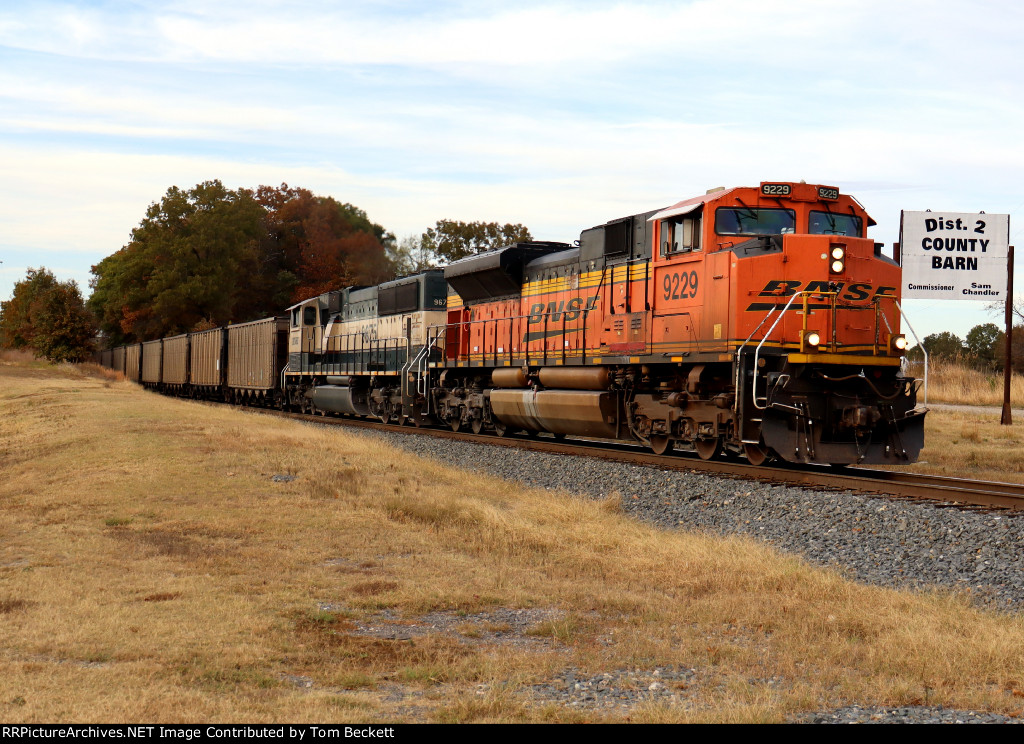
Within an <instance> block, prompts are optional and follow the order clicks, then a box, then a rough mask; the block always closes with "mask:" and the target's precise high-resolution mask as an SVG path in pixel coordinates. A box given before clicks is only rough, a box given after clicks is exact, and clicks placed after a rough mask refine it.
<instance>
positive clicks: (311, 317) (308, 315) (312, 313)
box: [302, 307, 316, 325]
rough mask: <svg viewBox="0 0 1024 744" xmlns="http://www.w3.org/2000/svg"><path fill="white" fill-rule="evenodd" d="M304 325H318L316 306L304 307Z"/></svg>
mask: <svg viewBox="0 0 1024 744" xmlns="http://www.w3.org/2000/svg"><path fill="white" fill-rule="evenodd" d="M302 325H316V308H315V307H304V308H302Z"/></svg>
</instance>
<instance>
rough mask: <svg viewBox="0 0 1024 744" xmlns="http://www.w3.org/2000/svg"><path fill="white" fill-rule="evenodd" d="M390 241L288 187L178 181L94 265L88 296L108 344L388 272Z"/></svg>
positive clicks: (248, 314)
mask: <svg viewBox="0 0 1024 744" xmlns="http://www.w3.org/2000/svg"><path fill="white" fill-rule="evenodd" d="M393 240H394V239H393V237H392V236H390V235H389V234H388V233H387V232H386V231H385V230H384V228H383V227H381V226H380V225H377V224H374V223H372V222H370V220H369V219H368V218H367V216H366V213H365V212H363V211H362V210H361V209H359V208H358V207H355V206H353V205H351V204H342V203H340V202H338V201H336V200H334V199H332V198H330V197H319V196H315V195H314V194H312V193H311V192H310V191H308V190H306V189H294V188H290V187H289V186H288V185H287V184H282V185H281V186H280V187H277V188H272V187H268V186H260V187H259V188H257V189H256V190H255V191H251V190H248V189H238V190H237V191H232V190H230V189H227V188H225V187H224V185H223V184H222V183H221V182H220V181H207V182H205V183H201V184H199V185H197V186H196V187H195V188H193V189H190V190H188V191H184V190H182V189H179V188H178V187H176V186H175V187H171V188H170V189H168V190H167V193H166V194H165V195H164V197H163V199H161V201H160V202H159V203H154V204H151V205H150V207H149V209H148V210H147V211H146V216H145V218H144V219H143V220H142V222H141V223H140V224H139V226H138V227H136V228H135V229H134V230H132V233H131V241H130V242H129V243H128V244H127V245H126V246H124V247H123V248H122V249H121V250H119V251H118V252H117V253H115V254H113V255H111V256H108V257H107V258H105V259H104V260H103V261H101V262H100V263H99V264H97V265H96V266H94V267H93V269H92V271H93V274H94V279H93V282H92V286H93V295H92V297H91V298H90V300H89V302H90V306H91V307H92V308H93V309H94V310H95V312H96V313H97V315H98V316H99V317H100V322H101V325H102V327H103V329H104V330H105V331H106V332H107V333H108V335H109V337H110V339H111V341H112V342H114V343H122V342H124V341H128V340H144V339H151V338H159V337H161V336H167V335H173V334H176V333H182V332H185V331H190V330H195V329H198V328H201V327H210V326H218V325H225V324H227V323H230V322H241V321H246V320H252V319H254V318H258V317H265V316H267V315H273V314H276V313H280V312H281V311H282V310H283V309H284V308H286V307H287V306H288V305H290V304H291V303H292V302H295V301H297V300H301V299H305V298H306V297H310V296H313V295H316V294H320V293H321V292H323V291H326V290H328V289H336V288H339V287H344V286H347V285H350V284H362V283H366V284H369V283H376V282H380V281H383V280H385V279H388V278H390V277H391V276H392V275H393V273H392V267H391V263H390V262H389V260H388V257H387V253H386V246H387V245H389V242H393Z"/></svg>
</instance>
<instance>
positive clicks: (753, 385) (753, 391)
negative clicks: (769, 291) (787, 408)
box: [750, 291, 818, 411]
mask: <svg viewBox="0 0 1024 744" xmlns="http://www.w3.org/2000/svg"><path fill="white" fill-rule="evenodd" d="M803 294H807V292H806V291H804V292H794V293H793V296H792V297H790V298H789V302H787V303H786V306H785V307H783V308H782V312H780V313H779V317H778V318H776V319H775V322H774V323H772V327H771V328H769V329H768V333H766V334H764V338H762V339H761V343H759V344H758V345H757V348H756V349H754V379H753V380H752V381H751V384H750V395H751V400H752V401H753V403H754V408H756V409H757V410H759V411H763V410H765V409H766V408H768V398H767V397H766V398H765V405H763V406H760V405H758V404H757V362H758V357H759V356H760V354H761V347H762V346H764V342H765V341H767V340H768V338H769V337H770V336H771V335H772V332H773V331H774V330H775V327H776V326H777V325H778V324H779V321H780V320H782V319H783V318H784V317H785V315H786V311H787V310H789V307H790V305H792V304H793V301H794V300H795V299H796V298H797V297H800V296H801V295H803ZM812 294H818V293H817V292H814V293H812Z"/></svg>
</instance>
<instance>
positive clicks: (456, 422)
mask: <svg viewBox="0 0 1024 744" xmlns="http://www.w3.org/2000/svg"><path fill="white" fill-rule="evenodd" d="M448 426H450V427H452V431H458V430H459V429H461V428H462V418H461V417H459V416H456V417H455V418H453V419H451V420H449V421H448Z"/></svg>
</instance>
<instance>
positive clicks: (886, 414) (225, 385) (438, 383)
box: [101, 183, 926, 465]
mask: <svg viewBox="0 0 1024 744" xmlns="http://www.w3.org/2000/svg"><path fill="white" fill-rule="evenodd" d="M873 224H874V222H873V221H872V219H871V218H870V217H869V216H868V214H867V213H866V212H865V211H864V208H863V207H862V206H861V205H860V203H858V202H857V200H856V199H854V198H852V197H850V196H848V195H845V194H841V193H840V192H839V190H838V189H835V188H832V187H828V186H819V185H811V184H805V183H762V184H760V186H758V187H741V188H732V189H718V190H712V191H710V192H708V193H707V194H704V195H703V196H698V197H695V198H692V199H687V200H685V201H682V202H679V203H678V204H675V205H673V206H671V207H668V208H665V209H661V210H655V211H651V212H646V213H642V214H636V215H632V216H629V217H625V218H622V219H617V220H612V221H610V222H607V223H605V224H603V225H599V226H597V227H594V228H591V229H589V230H584V231H583V232H582V234H581V235H580V239H579V241H577V243H575V244H574V245H569V244H566V243H553V242H527V243H517V244H515V245H509V246H506V247H504V248H500V249H498V250H494V251H490V252H487V253H483V254H479V255H474V256H471V257H468V258H464V259H462V260H460V261H456V262H454V263H452V264H450V265H449V266H446V267H445V268H444V269H434V270H430V271H426V272H424V273H421V274H417V275H414V276H409V277H405V278H402V279H397V280H395V281H391V282H387V283H384V284H381V285H379V286H376V287H350V288H347V289H341V290H338V291H334V292H328V293H326V294H323V295H320V296H319V297H314V298H310V299H308V300H305V301H303V302H300V303H298V304H296V305H295V306H293V307H291V308H288V309H287V314H286V315H285V316H283V317H279V318H267V319H264V320H259V321H254V322H252V323H243V324H238V325H231V326H228V327H227V328H218V329H214V330H210V331H203V332H201V333H190V334H185V335H181V336H175V337H172V338H166V339H162V340H157V341H150V342H146V343H142V344H135V345H132V346H127V347H119V348H116V349H112V350H110V351H106V352H103V353H102V357H101V363H103V364H104V365H106V366H109V367H113V368H115V369H120V370H122V371H124V372H125V374H126V375H127V376H128V377H129V378H130V379H133V380H137V381H139V382H141V383H142V384H144V385H147V386H149V387H153V388H157V389H160V390H164V391H168V392H174V393H177V394H183V395H190V396H196V397H208V398H219V399H228V400H232V401H235V402H238V403H247V404H253V405H268V406H277V407H282V408H290V409H294V410H302V411H306V412H324V413H326V412H329V413H335V414H346V415H353V416H371V417H377V418H379V419H380V420H382V421H385V422H393V423H396V424H402V423H406V422H409V423H412V424H414V425H424V424H440V425H447V426H450V427H451V428H452V429H456V430H458V429H460V428H462V427H465V428H468V429H471V430H472V431H474V432H476V433H480V432H492V433H494V434H496V435H498V436H504V435H507V434H509V433H512V432H516V431H525V432H526V433H527V434H536V433H538V432H549V433H551V434H553V435H555V436H556V437H561V436H565V435H575V436H585V437H597V438H605V439H615V440H629V441H636V442H640V443H643V444H644V445H646V446H648V447H650V448H651V449H652V450H653V451H655V452H657V453H664V452H666V451H668V450H671V449H672V448H674V447H678V448H680V449H690V450H695V451H696V452H697V453H698V454H699V455H700V457H702V458H705V459H709V458H712V457H718V456H720V455H723V454H724V455H727V456H728V455H743V456H745V457H746V458H747V459H748V460H750V461H751V462H753V463H755V464H760V463H762V462H765V461H768V460H772V459H779V460H784V461H789V462H802V463H828V464H833V465H844V464H850V463H906V462H912V461H914V460H915V459H916V458H917V456H918V453H919V451H920V449H921V446H922V444H923V439H924V416H925V413H926V409H924V408H921V407H918V406H917V400H916V393H917V381H916V380H915V379H913V378H911V377H908V376H906V375H905V374H904V373H903V365H902V360H903V356H904V350H905V348H906V339H905V337H904V336H903V335H902V334H901V333H900V318H901V314H902V313H901V309H900V305H899V288H900V267H899V265H898V264H896V263H895V262H894V261H892V260H891V259H889V258H888V257H886V256H884V255H882V252H881V247H882V246H881V245H880V244H876V243H874V242H873V241H872V240H871V239H869V238H868V237H867V228H868V227H869V226H870V225H873Z"/></svg>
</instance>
